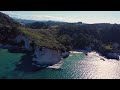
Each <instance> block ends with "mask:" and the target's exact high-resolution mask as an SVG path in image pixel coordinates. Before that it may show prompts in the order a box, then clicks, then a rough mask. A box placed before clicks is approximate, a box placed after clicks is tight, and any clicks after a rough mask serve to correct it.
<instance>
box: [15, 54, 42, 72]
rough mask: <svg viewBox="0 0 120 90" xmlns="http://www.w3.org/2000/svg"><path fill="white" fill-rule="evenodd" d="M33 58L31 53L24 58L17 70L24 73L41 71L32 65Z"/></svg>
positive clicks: (18, 64) (17, 65)
mask: <svg viewBox="0 0 120 90" xmlns="http://www.w3.org/2000/svg"><path fill="white" fill-rule="evenodd" d="M32 58H33V56H32V54H31V53H27V54H26V55H24V56H22V58H21V60H20V61H19V62H18V63H17V64H16V68H15V70H17V71H23V72H36V71H38V70H41V68H38V67H36V66H33V65H32Z"/></svg>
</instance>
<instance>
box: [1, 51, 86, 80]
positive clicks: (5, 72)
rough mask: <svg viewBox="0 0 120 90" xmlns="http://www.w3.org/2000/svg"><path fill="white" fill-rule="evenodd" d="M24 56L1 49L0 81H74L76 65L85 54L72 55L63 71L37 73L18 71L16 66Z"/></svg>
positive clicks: (49, 70)
mask: <svg viewBox="0 0 120 90" xmlns="http://www.w3.org/2000/svg"><path fill="white" fill-rule="evenodd" d="M23 56H25V54H23V53H10V52H9V51H8V50H7V49H0V79H72V78H74V75H73V73H74V72H75V71H74V66H75V65H76V64H75V63H77V62H79V61H80V60H83V58H84V54H83V53H82V54H80V53H79V54H78V53H77V54H71V55H70V56H69V57H68V58H66V59H64V63H63V64H62V69H59V70H55V69H49V68H47V69H42V70H38V71H35V72H25V71H24V70H23V71H22V70H16V67H17V66H16V64H18V62H19V61H20V60H21V58H22V57H23ZM26 59H27V58H26ZM28 59H29V58H28ZM27 61H29V60H27ZM30 62H31V61H30Z"/></svg>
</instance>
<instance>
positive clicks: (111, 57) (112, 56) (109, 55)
mask: <svg viewBox="0 0 120 90" xmlns="http://www.w3.org/2000/svg"><path fill="white" fill-rule="evenodd" d="M107 58H108V59H116V60H119V55H118V54H117V53H108V54H107Z"/></svg>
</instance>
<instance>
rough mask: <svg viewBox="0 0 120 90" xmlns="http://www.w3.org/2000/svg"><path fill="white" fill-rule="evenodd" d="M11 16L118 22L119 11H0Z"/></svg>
mask: <svg viewBox="0 0 120 90" xmlns="http://www.w3.org/2000/svg"><path fill="white" fill-rule="evenodd" d="M0 12H3V13H5V14H7V15H9V16H11V17H16V18H21V19H30V20H55V21H65V22H83V23H118V24H120V11H0Z"/></svg>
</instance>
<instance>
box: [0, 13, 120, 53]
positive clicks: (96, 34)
mask: <svg viewBox="0 0 120 90" xmlns="http://www.w3.org/2000/svg"><path fill="white" fill-rule="evenodd" d="M0 18H1V19H0V20H2V21H0V43H11V42H12V41H11V39H14V38H15V37H16V36H17V35H21V34H22V35H24V36H26V37H28V38H29V39H30V40H31V42H33V41H34V44H35V45H38V46H44V47H47V48H51V49H56V50H61V51H62V52H65V51H70V50H71V49H85V48H86V47H90V48H92V49H93V50H98V51H105V52H106V51H109V52H120V51H119V48H117V49H115V48H113V47H112V44H113V43H118V44H120V40H119V38H120V25H119V24H82V23H66V22H54V21H48V22H34V23H27V24H26V23H24V26H22V25H20V24H19V23H18V22H16V21H14V20H13V19H12V18H10V17H9V16H7V15H5V14H2V13H0ZM12 43H13V42H12Z"/></svg>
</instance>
